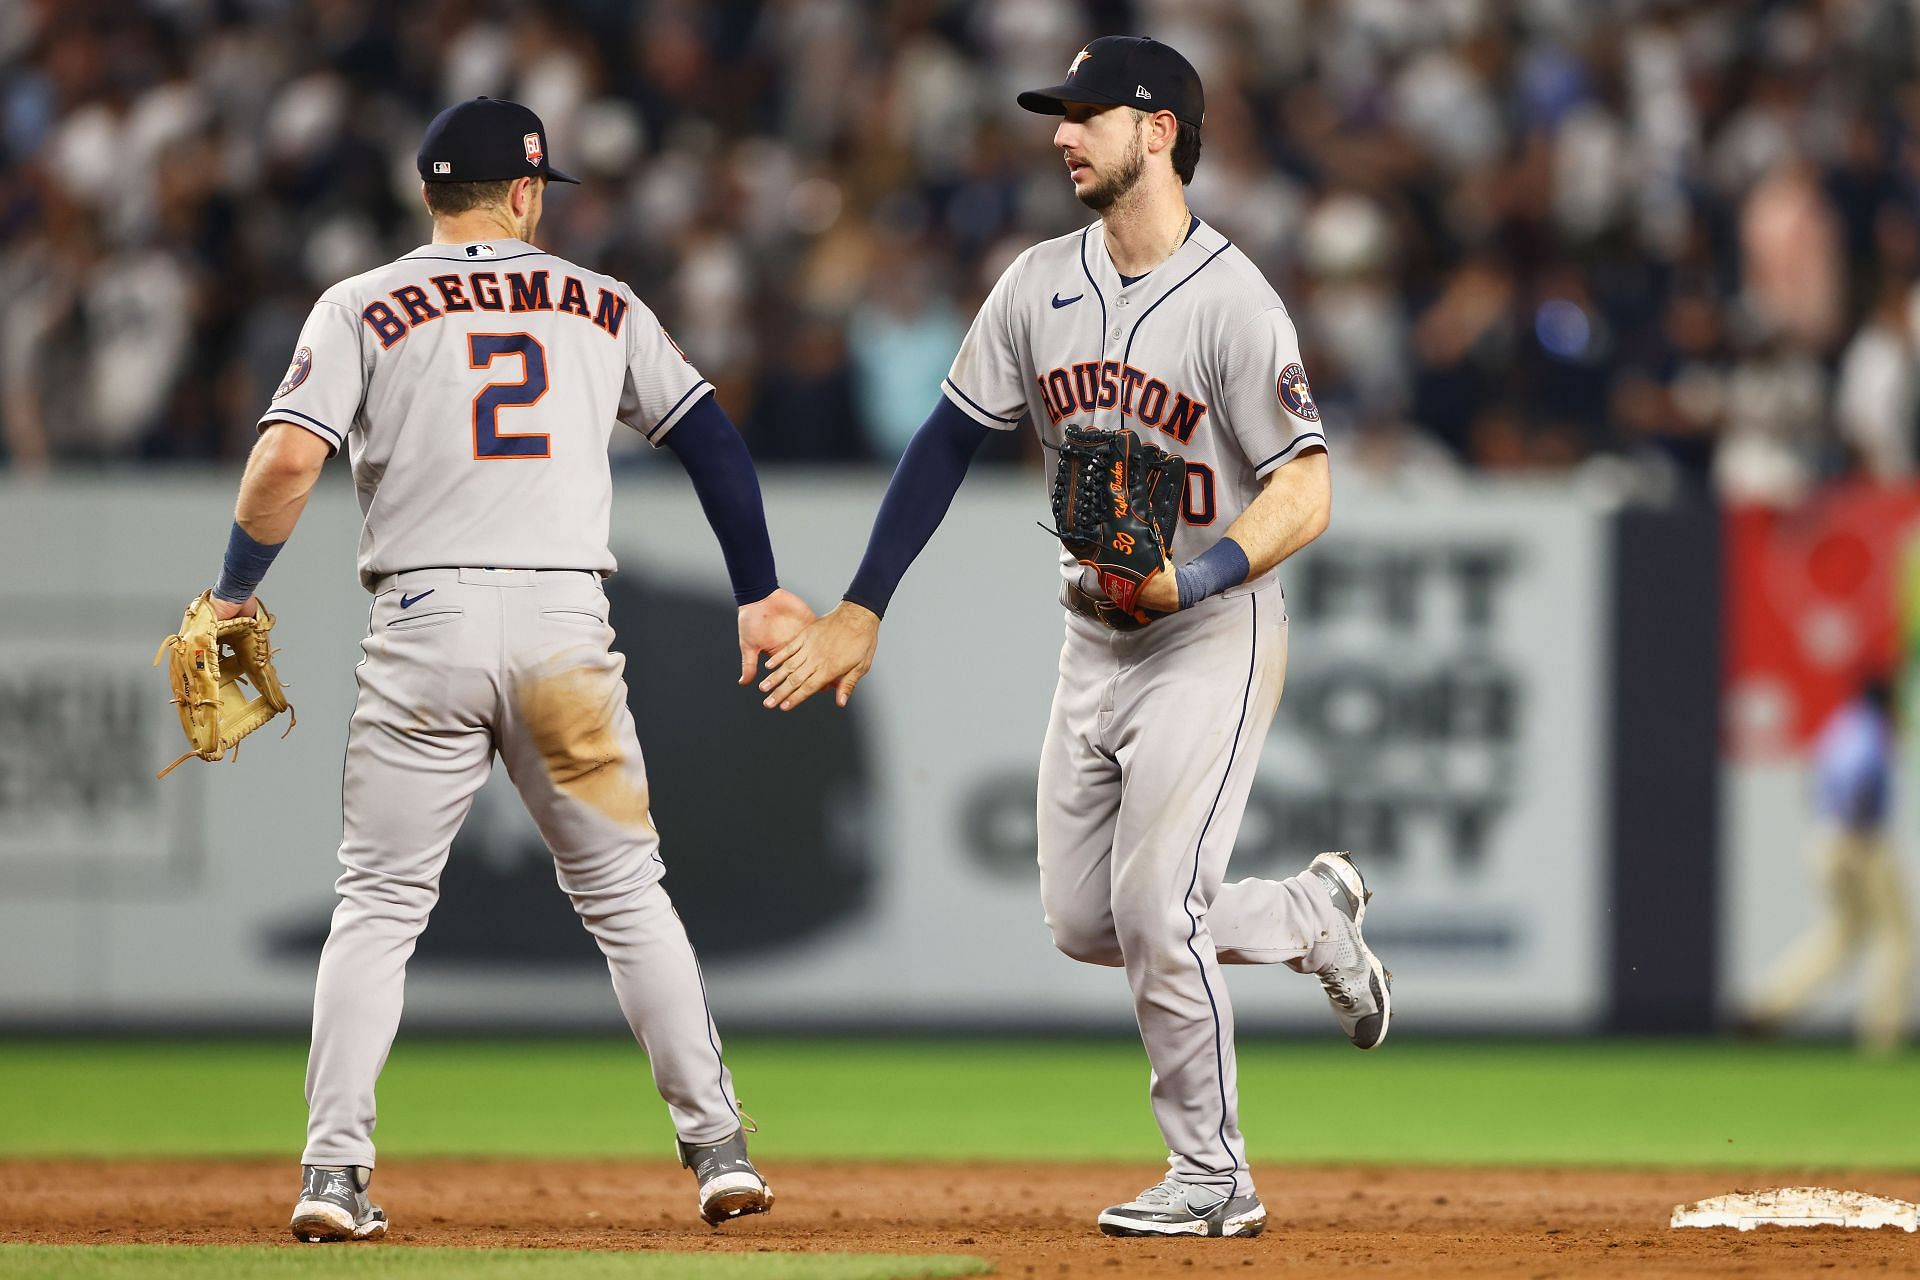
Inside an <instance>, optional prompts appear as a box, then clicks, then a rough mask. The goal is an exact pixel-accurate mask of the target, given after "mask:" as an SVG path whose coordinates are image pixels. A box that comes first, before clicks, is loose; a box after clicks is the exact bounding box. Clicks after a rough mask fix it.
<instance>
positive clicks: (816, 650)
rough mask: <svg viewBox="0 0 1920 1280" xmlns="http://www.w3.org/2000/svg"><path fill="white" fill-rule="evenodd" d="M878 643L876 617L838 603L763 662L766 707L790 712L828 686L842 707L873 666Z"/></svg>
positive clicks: (868, 612)
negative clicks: (831, 688) (765, 665)
mask: <svg viewBox="0 0 1920 1280" xmlns="http://www.w3.org/2000/svg"><path fill="white" fill-rule="evenodd" d="M879 644H880V615H879V614H877V613H875V612H873V610H871V609H867V608H864V607H862V606H861V605H857V604H854V603H852V602H851V601H846V600H843V601H841V602H840V603H839V604H838V605H836V606H835V607H834V608H833V610H832V611H831V612H829V613H828V614H827V615H826V616H825V617H823V618H821V619H820V620H819V621H818V622H815V623H814V624H813V625H812V626H810V627H808V628H807V629H806V630H805V631H802V632H801V633H800V634H799V635H797V636H795V637H794V638H793V639H792V640H791V641H789V642H788V643H787V645H786V646H785V647H784V648H782V649H781V650H780V651H779V652H778V653H775V654H774V655H773V657H772V658H771V659H770V660H769V661H768V664H767V666H768V668H769V670H768V674H767V678H766V679H765V680H762V681H761V682H760V692H762V693H764V694H766V695H767V700H766V701H765V702H764V703H762V704H761V705H762V706H765V707H769V708H771V707H778V708H780V710H782V711H791V710H793V709H794V708H795V707H797V706H799V705H800V704H801V703H803V702H805V701H806V700H807V699H808V698H811V697H812V696H813V695H814V694H816V693H818V692H820V690H822V689H824V688H826V687H827V686H828V685H830V684H831V685H833V686H834V700H835V701H836V702H838V703H839V704H840V705H841V706H843V707H844V706H846V705H847V699H848V698H851V697H852V696H853V687H854V686H855V685H857V684H859V683H860V678H861V677H862V676H864V675H866V674H867V672H868V671H869V670H871V669H872V668H873V651H874V650H875V649H876V648H878V647H879Z"/></svg>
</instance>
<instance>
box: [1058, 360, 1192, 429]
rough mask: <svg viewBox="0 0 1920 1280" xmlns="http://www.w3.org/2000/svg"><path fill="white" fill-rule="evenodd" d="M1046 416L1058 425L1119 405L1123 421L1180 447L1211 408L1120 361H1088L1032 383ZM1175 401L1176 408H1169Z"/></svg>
mask: <svg viewBox="0 0 1920 1280" xmlns="http://www.w3.org/2000/svg"><path fill="white" fill-rule="evenodd" d="M1034 381H1036V382H1038V383H1039V384H1040V400H1041V403H1043V404H1045V405H1046V406H1047V416H1048V417H1050V418H1052V419H1053V422H1054V425H1056V426H1058V425H1059V424H1060V423H1061V422H1062V421H1064V420H1065V419H1067V418H1070V417H1072V416H1073V415H1074V414H1075V413H1092V412H1094V411H1095V410H1096V409H1111V408H1114V407H1115V406H1116V405H1117V406H1118V407H1119V409H1120V416H1121V417H1123V418H1133V419H1136V420H1137V421H1138V422H1139V423H1140V425H1141V426H1143V427H1154V428H1156V429H1158V430H1160V431H1163V432H1165V433H1166V434H1167V435H1170V436H1172V437H1173V438H1174V439H1175V440H1178V441H1179V442H1180V443H1181V444H1186V443H1187V442H1188V441H1189V440H1191V439H1193V431H1194V428H1195V427H1198V426H1199V425H1200V419H1202V418H1204V417H1206V415H1207V403H1206V402H1205V401H1204V400H1196V399H1194V398H1193V397H1192V396H1190V395H1188V394H1187V393H1186V392H1184V391H1172V390H1170V389H1169V388H1168V386H1167V384H1166V382H1165V381H1163V380H1162V379H1160V378H1156V377H1153V376H1152V375H1151V374H1149V373H1147V372H1146V371H1145V370H1143V369H1136V368H1134V367H1133V366H1132V365H1130V364H1122V363H1120V362H1119V361H1118V360H1085V361H1082V362H1081V363H1079V364H1075V365H1067V366H1062V367H1061V368H1058V369H1055V370H1053V371H1051V372H1050V373H1044V374H1041V375H1039V376H1038V377H1036V378H1035V379H1034ZM1169 397H1171V398H1172V401H1173V403H1172V404H1168V403H1167V401H1168V398H1169Z"/></svg>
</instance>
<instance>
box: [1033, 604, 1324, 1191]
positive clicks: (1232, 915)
mask: <svg viewBox="0 0 1920 1280" xmlns="http://www.w3.org/2000/svg"><path fill="white" fill-rule="evenodd" d="M1286 667H1287V617H1286V600H1285V597H1284V596H1283V595H1282V593H1281V590H1280V587H1279V585H1278V583H1277V581H1273V580H1269V581H1268V582H1267V583H1265V584H1256V585H1251V586H1249V587H1246V588H1235V589H1234V590H1233V591H1230V592H1227V593H1225V594H1223V595H1220V596H1218V597H1215V598H1213V599H1211V600H1207V601H1203V602H1202V603H1201V604H1200V605H1199V606H1197V607H1195V608H1194V609H1191V610H1186V611H1182V612H1180V613H1175V614H1172V615H1170V616H1169V617H1166V618H1162V619H1160V620H1159V621H1156V622H1154V623H1153V624H1152V625H1150V626H1148V627H1146V628H1144V629H1142V630H1140V631H1135V632H1117V631H1113V630H1110V629H1108V628H1107V627H1105V626H1102V625H1101V624H1099V623H1097V622H1093V621H1090V620H1088V619H1086V618H1082V617H1079V616H1077V615H1075V614H1071V613H1069V614H1068V615H1067V636H1066V643H1065V645H1064V646H1063V647H1062V649H1061V652H1060V683H1059V685H1058V687H1057V688H1056V690H1055V692H1054V700H1053V713H1052V718H1051V720H1050V722H1049V723H1048V725H1047V738H1046V743H1045V746H1044V747H1043V749H1042V751H1041V757H1040V778H1039V834H1040V899H1041V904H1042V906H1043V907H1044V908H1045V911H1046V918H1047V927H1048V928H1049V929H1051V930H1052V932H1053V940H1054V944H1055V945H1056V946H1058V947H1059V948H1060V950H1061V951H1063V952H1065V953H1066V954H1067V955H1069V956H1072V957H1073V958H1074V959H1076V960H1082V961H1085V962H1086V963H1088V964H1099V965H1112V966H1115V967H1120V968H1124V969H1125V970H1126V973H1127V985H1128V986H1129V987H1131V988H1132V991H1133V1006H1134V1015H1135V1018H1136V1019H1137V1020H1138V1022H1139V1025H1140V1038H1141V1040H1142V1042H1143V1043H1144V1044H1145V1045H1146V1049H1147V1058H1148V1060H1149V1062H1151V1064H1152V1067H1153V1076H1152V1085H1151V1095H1152V1101H1153V1112H1154V1118H1155V1119H1156V1120H1157V1121H1158V1123H1159V1125H1160V1132H1161V1133H1162V1135H1163V1136H1164V1137H1165V1138H1166V1143H1167V1147H1168V1150H1169V1152H1170V1156H1171V1159H1170V1161H1169V1163H1170V1166H1171V1170H1172V1173H1173V1175H1174V1176H1175V1177H1177V1178H1179V1179H1181V1180H1182V1181H1185V1182H1194V1183H1203V1184H1207V1185H1210V1186H1216V1187H1218V1188H1220V1189H1221V1190H1222V1191H1225V1192H1227V1193H1228V1194H1245V1193H1247V1192H1249V1191H1251V1190H1252V1189H1253V1180H1252V1177H1251V1176H1250V1174H1249V1173H1248V1170H1247V1157H1246V1145H1245V1143H1244V1141H1243V1140H1242V1138H1241V1136H1240V1122H1239V1095H1238V1086H1237V1084H1236V1081H1235V1072H1234V1045H1233V1008H1232V1006H1231V1004H1230V1003H1229V1002H1228V999H1227V990H1226V986H1225V984H1224V983H1223V982H1222V981H1221V975H1220V965H1221V964H1223V963H1224V964H1284V965H1287V966H1289V967H1290V968H1293V969H1295V970H1298V971H1301V972H1311V971H1312V970H1314V969H1316V968H1318V967H1319V966H1320V965H1322V964H1324V963H1326V962H1327V961H1328V960H1329V959H1331V952H1330V951H1329V950H1328V949H1327V945H1326V944H1325V943H1324V942H1323V941H1322V940H1323V938H1324V937H1325V933H1324V930H1325V929H1326V928H1327V927H1328V926H1329V925H1330V924H1331V923H1332V916H1331V913H1332V912H1333V910H1334V908H1333V905H1332V900H1331V898H1330V897H1329V896H1328V894H1327V892H1326V890H1325V888H1324V887H1320V886H1318V885H1317V883H1314V882H1310V881H1309V882H1303V880H1302V879H1301V877H1299V876H1295V877H1293V878H1291V879H1287V880H1257V879H1247V880H1241V881H1239V882H1238V883H1235V884H1223V883H1222V879H1223V877H1224V876H1225V873H1226V869H1227V859H1228V857H1229V855H1230V854H1231V853H1232V852H1233V844H1234V839H1235V837H1236V836H1237V835H1238V834H1239V831H1240V819H1241V816H1242V814H1243V813H1244V811H1245V809H1246V804H1247V795H1248V793H1249V791H1250V790H1251V789H1252V786H1253V778H1254V772H1255V768H1256V766H1257V764H1258V762H1259V757H1260V748H1261V745H1262V743H1264V742H1265V740H1266V736H1267V729H1268V727H1269V726H1270V725H1271V724H1272V723H1273V716H1274V712H1275V710H1276V709H1277V708H1278V707H1279V705H1280V690H1281V686H1282V685H1283V684H1284V682H1285V679H1286Z"/></svg>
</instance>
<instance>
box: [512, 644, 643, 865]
mask: <svg viewBox="0 0 1920 1280" xmlns="http://www.w3.org/2000/svg"><path fill="white" fill-rule="evenodd" d="M620 693H621V687H620V682H619V681H618V680H617V679H611V678H609V676H608V673H606V672H604V671H596V670H592V669H589V668H584V667H573V668H568V669H565V670H559V671H554V672H551V673H543V674H539V675H533V676H526V677H523V678H522V679H520V680H518V681H516V682H515V683H514V688H513V699H514V707H515V709H516V710H517V711H518V712H519V715H520V722H521V724H522V725H523V726H524V727H525V730H526V733H527V737H528V739H529V740H530V741H531V742H532V743H533V745H534V747H535V749H536V750H538V751H539V753H540V760H541V763H542V764H543V765H544V766H545V767H546V771H547V777H548V778H550V779H551V780H552V782H553V785H554V788H555V789H556V790H558V791H559V792H561V793H562V794H563V795H566V796H569V797H571V798H572V799H574V800H577V801H579V802H580V803H581V804H584V805H586V806H587V807H588V808H590V809H593V810H594V811H596V812H598V813H599V814H601V815H602V816H604V817H605V818H607V819H608V820H610V821H612V822H615V823H618V824H620V825H621V826H643V825H644V826H646V827H647V828H648V829H649V830H651V829H652V827H653V819H652V817H651V816H650V814H649V805H648V801H649V796H648V792H647V784H646V782H645V780H644V776H641V777H636V776H635V774H636V773H637V772H638V771H637V770H634V769H631V768H629V766H628V762H627V753H626V751H625V750H624V749H623V746H622V743H621V741H620V739H621V736H622V735H621V732H620V731H621V729H622V727H623V725H622V723H621V721H622V717H621V716H620V711H621V709H622V700H621V697H620ZM635 745H636V746H637V745H638V744H637V743H636V744H635Z"/></svg>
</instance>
